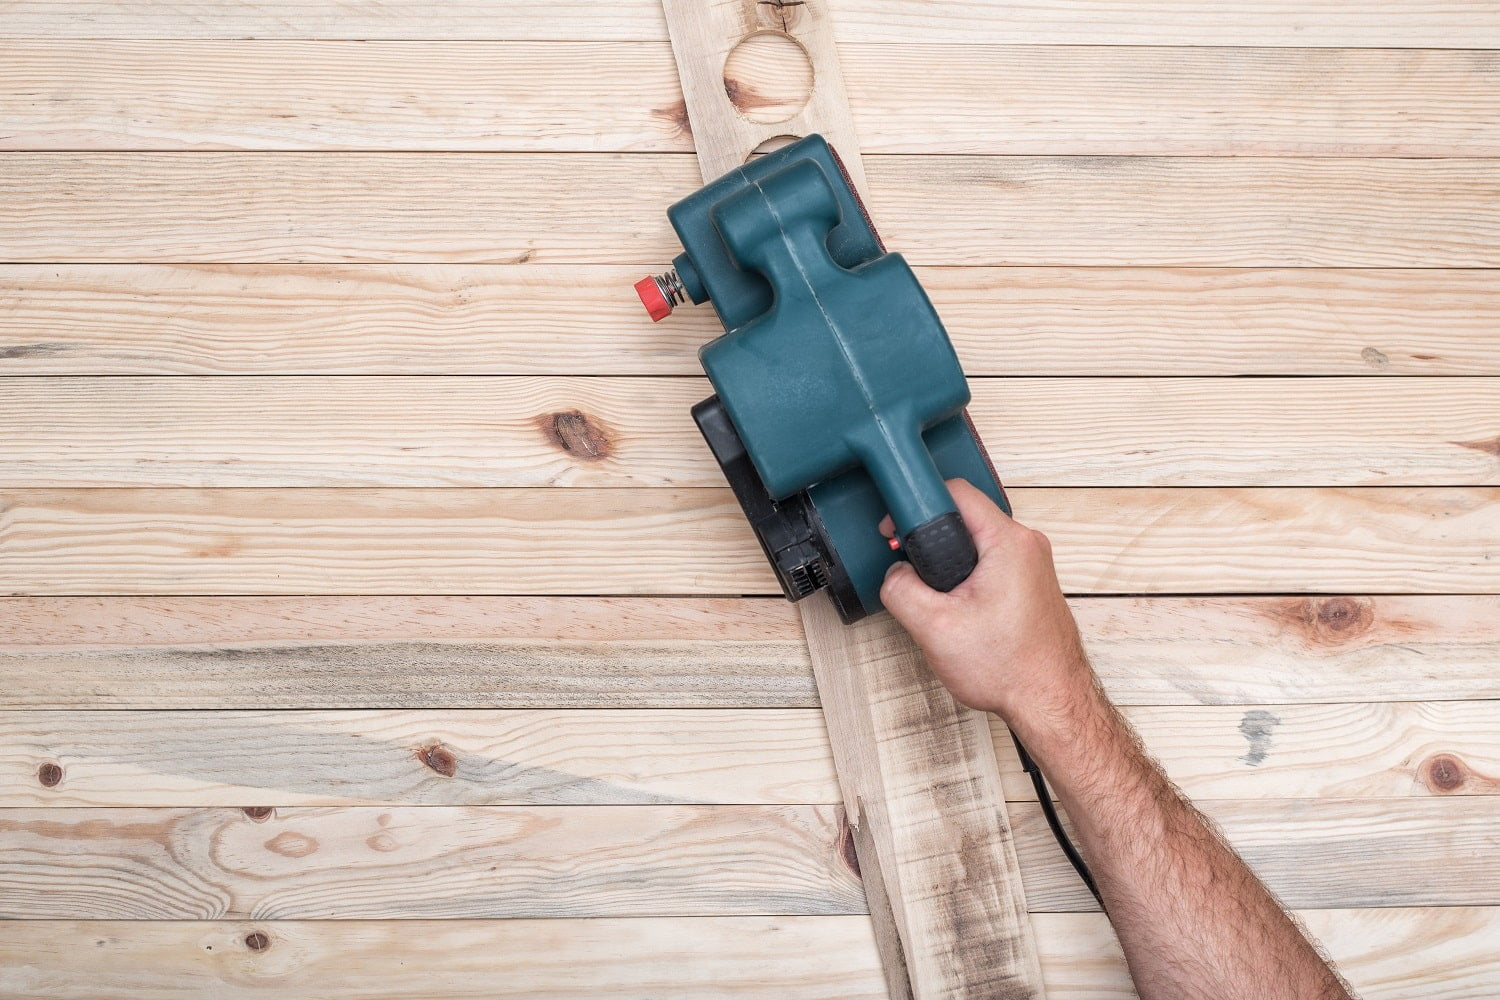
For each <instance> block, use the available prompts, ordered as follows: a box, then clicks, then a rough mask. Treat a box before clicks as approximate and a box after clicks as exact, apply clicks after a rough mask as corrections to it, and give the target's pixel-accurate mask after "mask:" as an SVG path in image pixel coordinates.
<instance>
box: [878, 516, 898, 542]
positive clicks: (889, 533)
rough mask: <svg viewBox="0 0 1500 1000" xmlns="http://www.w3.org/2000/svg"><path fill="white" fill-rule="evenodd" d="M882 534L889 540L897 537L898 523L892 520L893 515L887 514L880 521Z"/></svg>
mask: <svg viewBox="0 0 1500 1000" xmlns="http://www.w3.org/2000/svg"><path fill="white" fill-rule="evenodd" d="M880 533H881V534H882V535H884V536H885V537H887V538H895V537H896V522H895V521H893V520H891V515H889V514H887V515H886V516H885V517H882V518H881V519H880Z"/></svg>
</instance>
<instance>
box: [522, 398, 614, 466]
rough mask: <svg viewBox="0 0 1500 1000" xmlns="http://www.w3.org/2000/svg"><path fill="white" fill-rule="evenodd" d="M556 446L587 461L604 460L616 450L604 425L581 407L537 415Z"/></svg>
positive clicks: (540, 423)
mask: <svg viewBox="0 0 1500 1000" xmlns="http://www.w3.org/2000/svg"><path fill="white" fill-rule="evenodd" d="M536 425H537V427H538V428H539V429H540V430H541V432H542V435H543V436H544V437H546V439H547V440H548V441H550V442H552V445H553V447H555V448H558V449H561V450H562V451H563V452H564V453H565V454H567V455H571V456H572V457H574V458H576V459H579V460H581V461H584V462H602V461H603V460H604V459H606V458H608V457H609V456H610V454H611V453H612V452H613V451H614V445H613V444H612V443H611V442H610V439H609V434H608V432H607V431H606V430H605V428H604V427H603V425H602V424H600V423H599V422H598V421H597V420H595V419H593V418H592V417H590V416H589V415H588V414H586V413H583V412H581V411H579V410H559V411H558V412H556V413H545V414H543V415H542V416H540V417H537V418H536Z"/></svg>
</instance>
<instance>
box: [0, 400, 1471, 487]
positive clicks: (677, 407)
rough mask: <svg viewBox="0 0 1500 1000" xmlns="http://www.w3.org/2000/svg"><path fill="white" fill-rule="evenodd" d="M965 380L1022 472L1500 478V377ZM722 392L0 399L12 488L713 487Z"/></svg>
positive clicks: (1138, 478)
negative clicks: (708, 422)
mask: <svg viewBox="0 0 1500 1000" xmlns="http://www.w3.org/2000/svg"><path fill="white" fill-rule="evenodd" d="M971 387H972V390H973V395H974V399H973V402H972V403H971V404H970V408H969V409H970V414H971V415H972V416H973V418H974V422H975V424H976V426H977V427H978V429H979V432H980V435H981V436H982V437H983V438H984V439H985V442H986V445H987V447H988V449H989V453H990V456H991V458H992V459H993V460H994V462H995V465H996V467H997V468H998V469H1000V470H1002V473H1003V475H1004V477H1005V481H1006V483H1007V484H1009V485H1015V486H1112V487H1120V486H1247V485H1251V486H1281V485H1284V486H1334V485H1350V486H1358V485H1375V486H1384V485H1401V484H1409V485H1428V486H1437V485H1454V486H1458V485H1471V484H1472V485H1497V484H1500V379H1494V378H1410V379H1402V380H1400V381H1397V382H1381V381H1379V380H1375V379H1308V378H1293V379H1254V380H1246V379H1235V378H1229V379H1157V378H1144V379H1142V378H1123V379H1104V378H1099V379H1091V380H1090V381H1088V382H1087V383H1080V382H1079V381H1077V380H1075V379H976V380H973V382H972V383H971ZM712 392H713V389H712V387H711V386H710V385H709V383H708V381H707V380H706V379H701V378H690V379H689V378H671V379H660V378H650V379H647V378H614V377H550V378H487V377H468V378H462V379H454V378H446V377H443V376H432V377H421V376H410V375H399V376H386V377H372V376H360V377H349V376H309V377H295V376H277V377H270V378H260V377H247V378H234V379H221V378H183V377H180V376H172V377H163V378H146V377H141V378H112V377H110V378H78V377H59V378H47V377H36V378H26V379H17V380H14V381H13V382H11V383H10V384H8V385H7V387H6V393H5V395H4V396H3V397H0V438H4V439H5V440H6V441H7V442H8V443H9V444H8V447H7V448H6V449H5V452H4V454H3V455H0V481H3V482H5V483H6V484H7V485H9V486H11V487H15V488H48V487H75V486H85V487H93V486H188V487H240V486H469V487H477V486H619V487H623V486H676V487H684V486H719V485H721V484H722V483H723V481H724V477H723V473H722V471H721V470H720V469H719V466H718V464H717V463H716V462H715V461H714V460H713V457H712V455H711V454H710V453H709V451H708V449H707V448H706V447H705V446H704V444H703V439H702V435H701V434H700V433H699V431H698V428H697V427H696V426H695V425H694V423H693V421H692V418H691V415H690V413H689V411H690V409H691V407H692V406H693V404H694V403H697V402H698V401H699V400H701V399H703V398H705V397H706V396H709V395H711V394H712ZM1247 427H1252V428H1254V429H1255V432H1254V434H1253V435H1247V434H1246V433H1245V428H1247Z"/></svg>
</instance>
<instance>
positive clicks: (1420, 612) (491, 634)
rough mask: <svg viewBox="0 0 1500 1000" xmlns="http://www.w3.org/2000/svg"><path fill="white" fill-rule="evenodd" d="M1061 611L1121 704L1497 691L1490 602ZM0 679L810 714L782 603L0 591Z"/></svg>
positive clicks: (7, 699)
mask: <svg viewBox="0 0 1500 1000" xmlns="http://www.w3.org/2000/svg"><path fill="white" fill-rule="evenodd" d="M1072 605H1073V611H1074V614H1075V615H1076V616H1077V618H1078V620H1079V624H1080V627H1081V628H1082V630H1083V634H1084V638H1085V641H1086V642H1087V643H1088V647H1089V653H1090V656H1091V657H1092V659H1093V661H1094V665H1095V668H1096V669H1097V670H1098V672H1099V674H1100V676H1101V677H1102V679H1103V681H1104V684H1105V686H1106V688H1107V689H1108V691H1109V693H1110V696H1111V697H1112V698H1113V699H1114V700H1115V701H1116V702H1119V703H1122V704H1126V705H1197V704H1207V705H1230V706H1232V705H1249V704H1284V703H1287V702H1296V703H1319V702H1339V701H1347V702H1401V701H1406V700H1409V699H1412V698H1421V699H1426V700H1440V699H1441V700H1464V699H1486V698H1489V699H1494V698H1500V598H1495V597H1464V596H1453V595H1443V596H1404V597H1392V596H1388V597H1373V598H1367V597H1349V596H1342V595H1340V596H1333V597H1310V598H1298V597H1286V598H1283V597H1259V598H1257V597H1232V598H1216V597H1162V598H1076V599H1074V600H1073V601H1072ZM0 674H3V675H4V676H5V677H6V679H7V683H6V684H5V685H4V686H3V687H0V705H4V706H5V707H7V708H13V709H70V708H71V709H76V708H85V709H87V708H136V709H152V708H192V709H212V708H245V709H256V708H283V709H284V708H357V707H361V706H374V707H385V708H400V707H405V708H484V707H500V708H548V707H552V708H557V707H577V708H685V707H699V708H708V707H723V708H729V707H737V706H742V707H813V706H816V705H817V694H816V692H815V691H814V689H813V684H812V675H811V667H810V665H809V661H808V657H807V647H806V645H805V643H804V642H803V641H802V630H801V625H800V622H799V620H798V617H797V612H796V610H795V609H794V608H793V607H792V606H791V605H790V604H787V603H786V602H785V601H783V600H781V599H779V598H763V599H754V600H751V599H730V600H724V599H704V598H566V597H229V598H224V597H213V598H193V597H187V598H182V597H178V598H171V597H160V598H151V597H143V598H131V597H111V598H91V597H60V598H59V597H44V598H7V599H4V600H3V601H0ZM1273 739H1274V736H1273ZM1247 749H1248V744H1247Z"/></svg>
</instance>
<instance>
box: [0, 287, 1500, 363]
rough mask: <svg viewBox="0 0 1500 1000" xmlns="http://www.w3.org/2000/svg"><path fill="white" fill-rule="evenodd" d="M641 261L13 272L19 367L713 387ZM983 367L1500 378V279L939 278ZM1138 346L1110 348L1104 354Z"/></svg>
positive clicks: (698, 319) (682, 313) (686, 326)
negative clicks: (616, 379)
mask: <svg viewBox="0 0 1500 1000" xmlns="http://www.w3.org/2000/svg"><path fill="white" fill-rule="evenodd" d="M640 274H641V272H640V270H639V269H638V268H635V267H631V266H629V265H624V266H614V265H588V264H579V265H566V266H563V265H559V266H556V267H551V266H548V265H526V266H524V267H513V266H509V265H484V264H469V265H464V264H364V265H348V266H337V265H325V264H302V265H295V264H258V265H220V266H214V265H197V264H178V265H172V264H59V265H36V264H10V265H0V310H3V311H4V314H5V318H6V324H5V335H4V336H5V340H6V343H5V344H4V345H3V346H0V372H3V373H5V374H23V375H29V374H37V375H178V374H186V375H221V374H224V375H227V374H237V375H239V374H278V375H285V374H303V373H305V374H319V373H327V374H364V375H380V374H401V375H423V374H431V375H440V374H464V375H557V374H564V373H566V374H573V375H697V374H699V373H700V372H701V371H702V368H701V366H700V365H699V364H698V357H697V350H698V348H699V347H700V346H701V345H702V344H704V343H706V342H707V341H708V340H710V339H712V338H713V337H714V336H716V335H717V331H718V330H719V329H720V328H719V326H718V323H717V321H716V320H715V319H714V318H713V314H712V311H711V310H709V309H691V310H689V309H683V310H679V311H678V312H677V313H675V314H674V315H673V316H672V321H671V322H670V323H655V324H653V323H652V322H651V321H650V320H649V319H648V318H647V317H646V314H645V312H644V310H642V309H641V308H640V307H639V305H638V304H637V302H636V301H635V298H634V296H631V295H629V294H626V293H625V292H624V291H623V290H624V289H626V288H627V286H629V285H630V284H631V283H632V282H634V281H635V280H636V279H637V278H639V277H640ZM919 277H920V278H921V280H922V284H923V286H924V287H925V288H926V290H927V292H928V294H929V295H930V296H931V297H932V299H933V301H934V302H935V303H936V304H937V307H938V311H939V312H940V313H941V314H942V316H943V320H944V322H945V324H946V325H947V327H948V333H949V336H950V337H951V338H952V339H953V342H954V346H955V347H956V348H957V349H958V353H959V358H960V360H961V361H962V362H963V365H964V369H965V370H966V371H967V372H969V374H970V375H976V376H983V375H1032V376H1037V375H1041V376H1057V375H1115V376H1120V375H1154V376H1170V375H1179V376H1180V375H1200V376H1201V375H1500V346H1497V344H1496V342H1495V338H1494V337H1492V336H1490V334H1491V333H1492V332H1493V331H1494V330H1495V329H1497V328H1500V271H1484V270H1437V269H1399V268H1392V269H1379V270H1365V269H1337V270H1326V269H1318V268H1278V269H1266V270H1239V269H1218V268H1213V269H1209V268H1192V269H1179V270H1168V269H1162V268H1043V267H1024V268H949V267H923V268H919ZM1106 343H1109V344H1115V343H1117V344H1121V345H1128V350H1119V351H1111V350H1101V349H1100V345H1101V344H1106Z"/></svg>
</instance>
